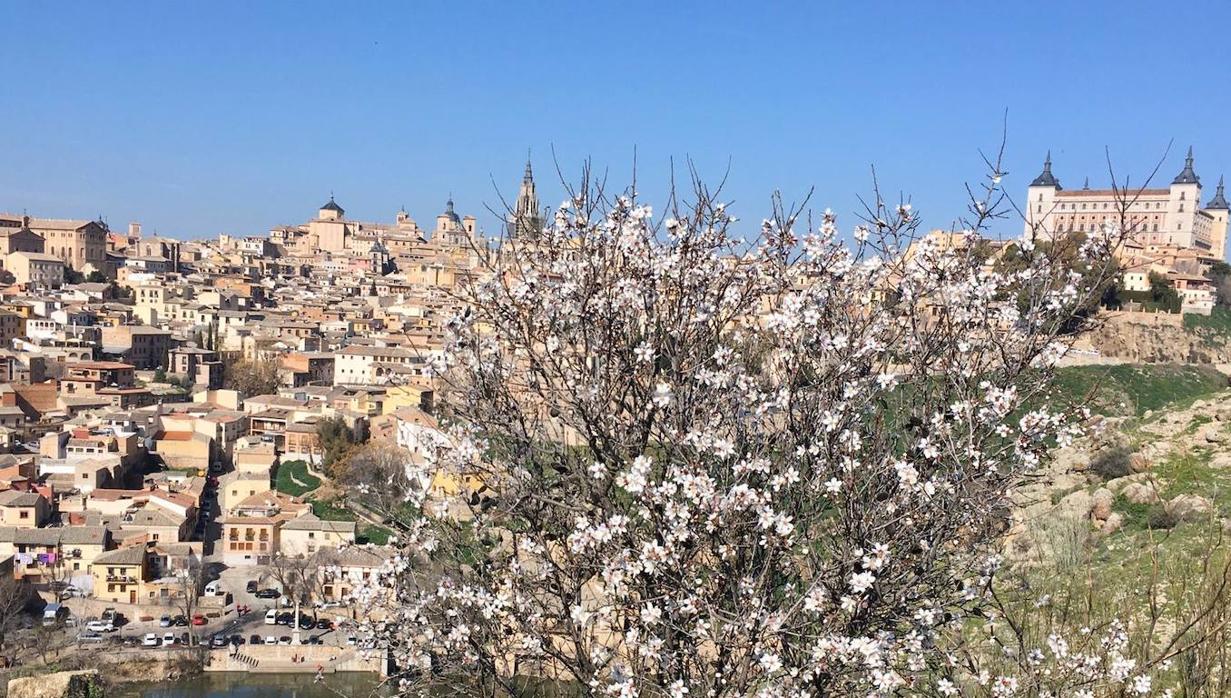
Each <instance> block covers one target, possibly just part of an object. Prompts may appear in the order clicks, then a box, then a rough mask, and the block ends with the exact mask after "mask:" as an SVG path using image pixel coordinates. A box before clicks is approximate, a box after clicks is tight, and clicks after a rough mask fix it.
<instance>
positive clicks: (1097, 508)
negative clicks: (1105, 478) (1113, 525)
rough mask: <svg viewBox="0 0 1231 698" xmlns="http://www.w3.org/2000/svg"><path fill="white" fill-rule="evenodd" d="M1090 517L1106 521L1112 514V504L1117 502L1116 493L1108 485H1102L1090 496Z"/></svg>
mask: <svg viewBox="0 0 1231 698" xmlns="http://www.w3.org/2000/svg"><path fill="white" fill-rule="evenodd" d="M1090 500H1091V501H1090V518H1092V519H1095V520H1096V521H1106V520H1107V517H1108V516H1111V505H1112V504H1115V501H1116V495H1115V493H1113V492H1112V491H1111V490H1109V489H1107V488H1106V487H1100V488H1098V489H1097V490H1095V491H1094V494H1093V495H1091V497H1090Z"/></svg>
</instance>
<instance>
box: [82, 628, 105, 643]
mask: <svg viewBox="0 0 1231 698" xmlns="http://www.w3.org/2000/svg"><path fill="white" fill-rule="evenodd" d="M106 639H107V638H106V637H105V636H104V635H103V634H102V633H100V632H94V631H92V630H87V631H86V632H84V633H77V642H102V641H103V640H106Z"/></svg>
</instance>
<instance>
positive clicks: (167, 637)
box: [162, 633, 175, 647]
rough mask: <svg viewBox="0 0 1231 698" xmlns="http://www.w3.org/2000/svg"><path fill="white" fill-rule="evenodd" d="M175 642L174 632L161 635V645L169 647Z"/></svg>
mask: <svg viewBox="0 0 1231 698" xmlns="http://www.w3.org/2000/svg"><path fill="white" fill-rule="evenodd" d="M174 644H175V633H166V634H164V635H163V636H162V646H163V647H170V646H171V645H174Z"/></svg>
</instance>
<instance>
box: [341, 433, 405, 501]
mask: <svg viewBox="0 0 1231 698" xmlns="http://www.w3.org/2000/svg"><path fill="white" fill-rule="evenodd" d="M408 459H409V455H408V454H407V452H406V450H405V449H403V448H399V447H398V446H397V444H395V443H393V442H390V441H379V440H378V441H370V442H368V443H366V444H364V445H363V446H362V447H360V448H358V449H357V450H356V451H355V452H354V453H352V454H351V456H350V458H349V460H348V464H347V468H346V474H345V478H344V480H343V484H345V485H347V486H348V491H349V493H350V494H349V498H350V499H351V500H353V501H356V502H358V503H359V504H360V505H361V506H363V507H364V508H365V509H367V510H369V511H371V512H373V513H375V514H377V515H378V516H380V517H383V518H384V519H386V520H388V519H394V520H397V519H401V518H404V517H405V516H406V514H407V512H406V504H407V501H408V500H409V499H410V497H409V494H410V489H411V487H412V482H411V480H410V479H409V478H408V477H407V461H408Z"/></svg>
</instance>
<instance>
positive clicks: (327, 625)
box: [316, 618, 333, 630]
mask: <svg viewBox="0 0 1231 698" xmlns="http://www.w3.org/2000/svg"><path fill="white" fill-rule="evenodd" d="M316 629H317V630H333V623H331V622H330V621H329V619H328V618H321V619H320V620H318V621H316Z"/></svg>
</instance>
